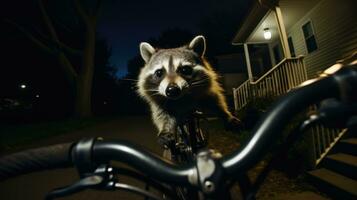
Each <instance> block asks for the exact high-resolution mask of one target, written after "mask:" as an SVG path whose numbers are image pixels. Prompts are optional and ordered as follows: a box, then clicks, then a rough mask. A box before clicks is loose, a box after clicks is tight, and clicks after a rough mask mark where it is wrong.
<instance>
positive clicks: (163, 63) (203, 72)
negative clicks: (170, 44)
mask: <svg viewBox="0 0 357 200" xmlns="http://www.w3.org/2000/svg"><path fill="white" fill-rule="evenodd" d="M205 50H206V41H205V38H204V37H203V36H196V37H195V38H194V39H193V40H192V41H191V42H190V43H189V44H188V45H186V46H182V47H178V48H172V49H155V48H154V47H152V46H151V45H150V44H149V43H146V42H142V43H141V44H140V53H141V56H142V58H143V59H144V61H145V66H144V67H143V68H142V69H141V71H140V74H139V78H138V83H137V87H138V93H139V95H140V96H141V97H142V98H143V99H144V100H145V101H146V102H147V103H148V104H149V105H150V108H151V113H152V119H153V122H154V124H155V125H156V127H157V129H158V135H159V136H161V135H163V134H175V133H176V129H177V125H178V124H179V123H180V122H182V120H183V119H185V117H187V116H188V115H189V114H191V113H192V112H193V111H194V110H195V109H200V110H206V109H208V110H211V111H213V112H215V113H216V114H217V115H218V116H220V117H221V118H222V119H223V120H224V122H225V123H226V124H228V125H234V124H239V120H238V119H237V118H235V117H234V116H233V115H232V114H231V113H230V111H229V110H228V107H227V104H226V99H225V96H224V95H223V89H222V87H221V86H220V85H219V83H218V81H217V78H218V76H217V74H216V73H215V72H214V70H213V69H212V67H211V66H210V64H209V63H208V62H207V61H206V60H205V58H204V54H205Z"/></svg>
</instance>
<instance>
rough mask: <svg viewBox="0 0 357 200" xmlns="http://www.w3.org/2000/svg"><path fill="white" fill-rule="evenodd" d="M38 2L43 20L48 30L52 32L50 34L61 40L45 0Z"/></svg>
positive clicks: (55, 39) (53, 37)
mask: <svg viewBox="0 0 357 200" xmlns="http://www.w3.org/2000/svg"><path fill="white" fill-rule="evenodd" d="M38 4H39V6H40V10H41V13H42V17H43V20H44V21H45V24H46V26H47V29H48V31H49V32H50V36H51V37H52V39H53V40H54V41H56V42H59V39H58V36H57V33H56V30H55V27H54V26H53V24H52V21H51V19H50V17H49V16H48V13H47V11H46V9H45V6H44V5H43V1H42V0H38Z"/></svg>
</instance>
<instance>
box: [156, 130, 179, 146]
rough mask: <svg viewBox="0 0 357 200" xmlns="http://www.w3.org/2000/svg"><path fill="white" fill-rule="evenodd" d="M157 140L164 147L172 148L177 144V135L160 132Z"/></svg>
mask: <svg viewBox="0 0 357 200" xmlns="http://www.w3.org/2000/svg"><path fill="white" fill-rule="evenodd" d="M157 142H158V143H159V144H160V145H161V146H163V147H164V148H170V147H172V146H173V145H175V135H174V134H172V133H165V132H160V133H159V136H158V139H157Z"/></svg>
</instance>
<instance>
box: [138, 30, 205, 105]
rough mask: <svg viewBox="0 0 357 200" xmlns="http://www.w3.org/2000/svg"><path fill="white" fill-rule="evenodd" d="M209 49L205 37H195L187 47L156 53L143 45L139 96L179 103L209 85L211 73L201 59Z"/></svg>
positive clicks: (160, 50)
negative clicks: (183, 98)
mask: <svg viewBox="0 0 357 200" xmlns="http://www.w3.org/2000/svg"><path fill="white" fill-rule="evenodd" d="M205 48H206V44H205V38H204V37H203V36H197V37H195V38H194V39H193V40H192V41H191V42H190V44H189V45H188V46H184V47H179V48H173V49H159V50H156V49H154V48H153V47H152V46H151V45H150V44H148V43H141V44H140V53H141V56H142V58H143V59H144V60H145V62H146V64H145V66H144V68H143V69H142V70H141V72H140V75H139V82H138V88H139V90H138V91H139V94H140V95H141V96H143V97H147V96H150V97H151V99H171V100H177V99H180V98H181V97H183V96H185V95H187V94H190V93H194V92H195V91H198V90H202V88H204V87H208V85H209V78H208V77H209V69H207V68H206V67H205V65H204V63H203V60H202V57H203V55H204V52H205Z"/></svg>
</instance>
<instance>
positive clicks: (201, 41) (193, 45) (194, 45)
mask: <svg viewBox="0 0 357 200" xmlns="http://www.w3.org/2000/svg"><path fill="white" fill-rule="evenodd" d="M188 48H189V49H192V50H193V51H194V52H196V53H197V54H198V55H199V56H204V54H205V51H206V39H205V37H204V36H203V35H198V36H196V37H195V38H193V40H192V41H191V42H190V44H189V45H188Z"/></svg>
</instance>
